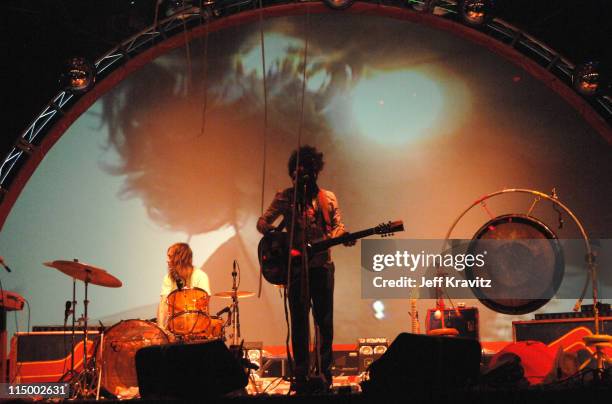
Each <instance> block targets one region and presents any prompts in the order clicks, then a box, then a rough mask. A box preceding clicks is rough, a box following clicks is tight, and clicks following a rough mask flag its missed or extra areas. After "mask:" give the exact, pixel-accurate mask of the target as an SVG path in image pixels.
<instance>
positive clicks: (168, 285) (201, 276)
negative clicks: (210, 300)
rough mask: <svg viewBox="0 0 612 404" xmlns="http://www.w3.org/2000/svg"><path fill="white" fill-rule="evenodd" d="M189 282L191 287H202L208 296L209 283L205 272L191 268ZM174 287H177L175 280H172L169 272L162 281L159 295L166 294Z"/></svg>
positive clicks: (163, 295) (174, 288)
mask: <svg viewBox="0 0 612 404" xmlns="http://www.w3.org/2000/svg"><path fill="white" fill-rule="evenodd" d="M190 284H191V285H190V287H192V288H200V289H204V290H205V291H206V293H208V295H209V296H210V283H209V281H208V275H206V272H204V271H202V270H201V269H200V268H193V272H192V273H191V282H190ZM176 289H178V287H177V286H176V282H174V279H172V278H171V277H170V274H166V276H164V280H163V282H162V287H161V292H160V295H161V296H162V297H165V296H168V295H169V294H170V293H171V292H172V291H174V290H176Z"/></svg>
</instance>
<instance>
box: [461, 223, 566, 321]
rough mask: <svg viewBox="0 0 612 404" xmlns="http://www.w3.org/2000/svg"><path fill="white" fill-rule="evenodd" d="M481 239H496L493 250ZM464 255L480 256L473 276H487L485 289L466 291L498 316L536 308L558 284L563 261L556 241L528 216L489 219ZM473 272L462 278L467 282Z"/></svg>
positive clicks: (550, 295) (548, 230)
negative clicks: (482, 260)
mask: <svg viewBox="0 0 612 404" xmlns="http://www.w3.org/2000/svg"><path fill="white" fill-rule="evenodd" d="M486 240H496V244H495V247H494V248H492V244H491V243H487V241H486ZM504 241H505V242H504ZM485 251H486V253H485ZM467 253H468V254H482V253H485V254H486V257H487V258H486V260H485V265H484V267H482V268H480V269H479V270H478V271H481V270H482V271H483V272H481V273H484V274H487V278H488V279H491V287H490V288H480V287H472V291H473V292H474V295H475V296H476V298H477V299H478V300H480V301H481V302H482V304H484V305H485V306H487V307H488V308H490V309H491V310H494V311H496V312H498V313H504V314H526V313H531V312H532V311H535V310H537V309H539V308H540V307H542V306H544V305H545V304H546V303H547V302H548V301H549V300H550V299H551V298H552V297H553V296H554V295H555V293H556V292H557V290H559V286H560V285H561V281H562V280H563V274H564V271H565V262H564V259H563V251H562V248H561V245H560V244H559V241H558V240H557V236H556V235H555V234H554V233H553V232H552V231H551V230H550V229H549V228H548V227H546V225H545V224H544V223H542V222H540V221H539V220H537V219H535V218H533V217H531V216H526V215H503V216H498V217H496V218H494V219H492V220H490V221H489V222H487V223H486V224H485V225H484V226H482V227H481V228H480V229H479V230H478V231H477V232H476V234H475V235H474V237H473V240H472V241H471V242H470V244H469V246H468V250H467ZM478 271H476V270H473V268H470V269H466V271H465V275H466V278H467V279H470V280H473V279H474V278H475V277H476V276H477V275H478Z"/></svg>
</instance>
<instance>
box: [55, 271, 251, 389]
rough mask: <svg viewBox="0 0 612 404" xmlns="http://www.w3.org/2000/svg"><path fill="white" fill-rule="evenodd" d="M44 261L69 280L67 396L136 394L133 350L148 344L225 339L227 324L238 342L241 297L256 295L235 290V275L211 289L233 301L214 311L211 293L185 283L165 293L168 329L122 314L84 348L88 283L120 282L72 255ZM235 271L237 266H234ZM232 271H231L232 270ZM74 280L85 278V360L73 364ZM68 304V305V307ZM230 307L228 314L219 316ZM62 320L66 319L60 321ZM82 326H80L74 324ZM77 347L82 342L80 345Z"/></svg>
mask: <svg viewBox="0 0 612 404" xmlns="http://www.w3.org/2000/svg"><path fill="white" fill-rule="evenodd" d="M43 265H45V266H47V267H50V268H55V269H56V270H58V271H60V272H62V273H64V274H66V275H68V276H70V277H71V278H72V280H73V287H72V301H71V302H70V303H71V305H68V303H69V302H67V304H66V316H65V322H66V320H67V319H68V316H69V314H70V313H71V314H72V326H71V327H70V328H71V333H72V345H71V360H70V369H69V370H68V372H66V373H65V374H64V376H62V378H61V380H60V381H61V382H68V383H69V384H70V385H71V397H73V398H93V397H95V398H96V399H99V397H100V392H101V390H102V392H103V393H104V394H107V395H111V396H113V397H116V398H119V399H129V398H135V397H137V396H138V379H137V375H136V363H135V356H136V352H137V351H138V350H140V349H141V348H144V347H147V346H151V345H164V344H171V343H191V342H198V341H207V340H215V339H221V340H223V341H225V339H226V338H225V330H226V328H227V327H229V326H231V327H232V328H231V330H232V331H231V334H230V338H231V339H232V342H233V344H234V345H237V343H238V340H239V338H240V317H239V309H238V301H239V299H244V298H247V297H251V296H254V295H255V294H254V293H253V292H245V291H238V290H237V286H236V282H235V276H234V282H233V287H232V290H230V291H224V292H219V293H215V294H214V295H213V296H214V297H219V298H223V299H228V298H229V299H232V304H231V305H230V306H228V307H226V308H224V309H223V310H221V311H220V312H219V313H217V314H216V315H211V314H210V313H209V302H210V296H209V295H208V293H207V292H206V291H205V290H203V289H200V288H195V287H194V288H189V287H184V288H181V289H177V290H175V291H173V292H172V293H170V294H169V295H168V297H167V298H166V304H167V307H168V313H169V319H168V324H167V329H162V328H160V327H159V326H158V325H157V323H156V322H155V321H154V320H140V319H129V320H122V321H120V322H118V323H117V324H114V325H113V326H111V327H110V328H107V329H106V330H104V327H101V328H100V333H99V337H98V338H97V341H96V342H95V346H94V350H93V354H91V353H90V354H88V349H87V346H88V343H87V341H88V338H89V336H88V321H89V318H88V312H87V307H88V304H89V300H88V298H87V293H88V287H89V284H93V285H97V286H103V287H111V288H119V287H121V286H122V282H121V281H120V280H119V279H117V278H116V277H115V276H113V275H111V274H110V273H108V272H107V271H106V270H104V269H102V268H98V267H95V266H93V265H89V264H85V263H82V262H79V261H78V260H73V261H64V260H58V261H52V262H45V263H43ZM234 272H235V271H234ZM232 275H233V273H232ZM76 281H81V282H83V283H84V288H85V294H84V300H83V316H82V317H81V318H80V319H79V320H78V322H79V323H82V324H83V330H84V331H83V362H82V367H81V366H80V364H79V366H78V368H79V371H77V370H76V367H75V351H76V349H77V344H76V343H75V342H76V341H75V334H76V333H75V330H76V329H77V327H76V323H77V320H76V318H75V311H76V310H75V309H74V308H75V307H76V303H77V302H76ZM69 306H72V310H70V307H69ZM224 313H229V314H228V316H227V319H226V320H223V319H222V318H221V315H222V314H224ZM64 325H66V324H64ZM78 328H80V327H78ZM79 349H80V348H79Z"/></svg>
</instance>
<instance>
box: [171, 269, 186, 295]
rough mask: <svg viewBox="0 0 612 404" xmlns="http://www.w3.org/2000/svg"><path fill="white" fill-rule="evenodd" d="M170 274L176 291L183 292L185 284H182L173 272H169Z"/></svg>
mask: <svg viewBox="0 0 612 404" xmlns="http://www.w3.org/2000/svg"><path fill="white" fill-rule="evenodd" d="M170 273H171V274H172V278H173V279H174V282H175V283H176V287H177V288H178V290H183V288H184V287H185V283H184V282H183V280H182V279H181V277H180V276H179V275H178V274H177V273H176V271H175V270H172V271H170Z"/></svg>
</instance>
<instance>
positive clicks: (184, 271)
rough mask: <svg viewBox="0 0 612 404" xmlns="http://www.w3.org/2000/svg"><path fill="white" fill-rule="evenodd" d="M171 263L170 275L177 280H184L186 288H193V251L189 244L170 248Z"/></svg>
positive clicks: (176, 244) (175, 244)
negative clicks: (177, 278)
mask: <svg viewBox="0 0 612 404" xmlns="http://www.w3.org/2000/svg"><path fill="white" fill-rule="evenodd" d="M168 255H169V258H170V262H169V263H168V273H169V274H170V276H171V277H172V279H175V278H176V277H177V276H178V277H179V278H181V279H182V281H183V284H185V286H191V274H192V273H193V251H191V247H189V244H187V243H174V244H172V245H171V246H170V247H168Z"/></svg>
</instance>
